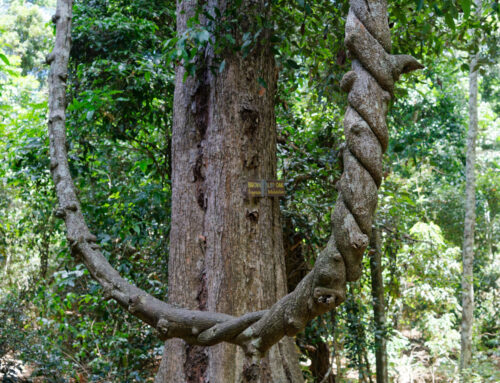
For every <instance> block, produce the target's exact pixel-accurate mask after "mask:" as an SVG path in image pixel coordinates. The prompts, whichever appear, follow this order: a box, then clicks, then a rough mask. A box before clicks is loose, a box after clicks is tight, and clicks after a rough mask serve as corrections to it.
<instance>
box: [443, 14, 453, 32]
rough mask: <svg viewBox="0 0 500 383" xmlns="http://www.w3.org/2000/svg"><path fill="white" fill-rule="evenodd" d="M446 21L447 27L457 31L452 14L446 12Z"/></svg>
mask: <svg viewBox="0 0 500 383" xmlns="http://www.w3.org/2000/svg"><path fill="white" fill-rule="evenodd" d="M444 21H445V22H446V25H448V27H449V28H450V29H452V30H455V20H453V16H452V15H451V13H450V12H446V13H445V14H444Z"/></svg>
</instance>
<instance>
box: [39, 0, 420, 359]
mask: <svg viewBox="0 0 500 383" xmlns="http://www.w3.org/2000/svg"><path fill="white" fill-rule="evenodd" d="M71 17H72V0H58V2H57V11H56V14H55V15H54V17H53V21H54V22H55V23H56V41H55V47H54V50H53V52H52V53H50V54H49V55H48V56H47V63H49V64H50V65H51V69H50V75H49V123H48V125H49V138H50V157H51V161H50V169H51V173H52V177H53V180H54V184H55V187H56V193H57V196H58V199H59V207H58V208H57V209H56V216H57V217H59V218H63V219H64V220H65V223H66V228H67V238H68V242H69V244H70V247H71V252H72V254H73V255H74V256H75V257H78V258H81V259H82V261H83V262H84V264H85V265H86V266H87V268H88V269H89V272H90V274H91V276H92V277H93V278H94V279H95V280H96V281H98V282H99V283H100V284H101V285H102V287H103V290H104V294H105V296H106V297H107V298H108V299H111V298H112V299H114V300H116V301H117V302H118V303H119V304H120V305H121V306H123V307H124V308H125V309H127V310H128V311H129V312H130V313H132V314H133V315H135V316H137V317H138V318H140V319H141V320H143V321H144V322H146V323H148V324H149V325H151V326H153V327H154V328H156V329H157V330H158V333H159V337H160V338H161V339H164V340H165V339H168V338H174V337H179V338H182V339H184V340H186V341H187V342H189V343H192V344H197V345H207V346H208V345H213V344H216V343H220V342H230V343H234V344H238V345H240V346H242V347H244V348H245V350H246V351H247V352H248V353H249V354H251V355H253V356H255V357H259V356H261V355H262V354H264V353H265V352H266V351H267V350H268V349H269V348H270V347H271V346H272V345H273V344H275V343H276V342H278V341H279V340H280V339H281V338H282V337H284V336H285V335H288V336H291V335H294V334H296V333H297V332H299V331H300V330H302V329H303V328H304V327H305V326H306V324H307V323H308V322H309V321H310V320H311V319H312V318H314V317H315V316H317V315H320V314H322V313H324V312H326V311H329V310H331V309H333V308H334V307H336V306H338V305H339V304H340V303H342V302H343V301H344V300H345V288H346V281H353V280H356V279H357V278H359V276H360V273H361V258H362V255H363V252H364V250H365V248H366V246H367V245H368V238H369V236H370V232H371V223H372V219H373V214H374V211H375V207H376V204H377V189H378V187H379V186H380V183H381V181H382V154H383V153H384V152H385V150H386V148H387V143H388V132H387V126H386V122H385V117H386V113H387V105H388V101H389V100H390V98H391V95H392V92H393V89H394V82H395V81H396V80H397V79H398V77H399V75H400V74H401V73H406V72H410V71H412V70H415V69H418V68H421V65H420V64H419V63H418V62H417V61H416V60H415V59H413V58H412V57H410V56H406V55H397V56H393V55H391V54H390V48H391V42H390V34H389V27H388V25H387V6H386V1H385V0H351V7H350V10H349V15H348V17H347V22H346V38H345V44H346V46H347V48H348V50H349V53H350V55H351V58H352V70H351V71H350V72H348V73H346V75H345V76H344V78H343V80H342V83H341V87H342V89H343V90H345V91H346V92H348V101H349V106H348V108H347V112H346V115H345V119H344V131H345V137H346V145H345V148H344V150H343V165H344V171H343V174H342V177H341V179H340V181H339V182H338V183H337V185H336V187H337V189H338V190H339V197H338V200H337V203H336V206H335V209H334V212H333V215H332V230H333V234H332V236H331V238H330V240H329V242H328V244H327V246H326V247H325V249H323V251H322V252H321V254H320V255H319V257H318V259H317V261H316V264H315V266H314V268H313V270H312V271H311V272H310V273H309V274H308V275H306V276H305V277H304V279H303V280H302V281H301V282H300V283H299V284H298V286H297V288H296V289H295V290H294V291H293V292H292V293H290V294H288V295H286V296H285V297H283V298H282V299H280V300H279V301H278V302H276V303H275V304H274V305H273V306H272V307H271V308H270V309H269V310H265V311H259V312H253V313H247V314H245V315H243V316H241V317H234V316H231V315H227V314H220V313H212V312H206V311H196V310H186V309H182V308H177V307H175V306H172V305H169V304H167V303H165V302H163V301H161V300H159V299H156V298H154V297H153V296H151V295H150V294H148V293H147V292H145V291H143V290H141V289H139V288H138V287H136V286H134V285H132V284H130V283H129V282H127V281H126V280H124V279H123V278H122V277H121V276H120V275H119V274H118V272H117V271H116V270H115V269H114V268H113V267H112V266H111V265H110V264H109V262H108V261H107V259H106V258H105V257H104V256H103V254H102V252H101V251H100V248H99V246H98V245H97V243H96V240H97V239H96V237H95V236H94V235H93V234H91V232H90V230H89V228H88V226H87V224H86V223H85V219H84V216H83V214H82V210H81V206H80V203H79V201H78V198H77V194H76V189H75V186H74V183H73V180H72V178H71V174H70V171H69V166H68V160H67V151H66V126H65V125H66V124H65V120H66V116H65V112H66V80H67V77H68V75H67V68H68V60H69V52H70V45H71Z"/></svg>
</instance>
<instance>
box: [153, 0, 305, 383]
mask: <svg viewBox="0 0 500 383" xmlns="http://www.w3.org/2000/svg"><path fill="white" fill-rule="evenodd" d="M200 4H201V2H199V1H196V0H191V1H186V0H183V1H178V2H177V15H178V16H177V33H178V35H179V36H181V35H182V34H183V33H185V31H186V29H187V25H186V21H187V20H188V19H189V18H190V17H192V16H193V15H194V14H195V12H196V8H197V7H201V5H200ZM229 6H231V2H230V1H225V0H218V1H209V2H207V3H206V4H205V5H204V8H205V10H206V11H208V12H210V13H212V14H213V9H214V7H217V8H218V9H219V10H220V12H221V13H222V14H224V12H225V11H226V8H227V7H229ZM238 12H239V14H240V19H241V20H240V23H241V26H242V27H243V28H244V29H247V28H248V29H249V28H251V27H252V25H256V24H257V22H256V16H257V15H259V16H261V17H265V18H269V16H270V15H269V13H270V6H269V2H267V1H264V0H258V1H255V0H244V1H243V2H242V4H241V7H240V9H239V10H238ZM202 22H203V21H202ZM205 22H206V20H205ZM265 34H266V35H263V39H262V42H261V44H259V45H257V46H256V47H255V48H254V49H253V51H252V52H251V53H250V54H249V55H248V56H247V57H245V58H243V56H242V54H241V53H238V52H232V51H231V50H230V49H227V51H226V52H225V54H224V56H223V57H217V59H218V60H219V62H220V61H221V60H224V61H225V63H226V64H225V67H224V70H223V71H222V72H221V73H219V72H218V71H217V72H215V73H214V71H211V70H210V69H209V66H210V65H215V64H214V62H213V60H214V57H213V52H212V48H211V47H210V46H209V47H208V48H207V49H206V50H205V51H204V52H201V53H199V55H198V59H197V63H196V65H197V67H198V70H197V73H196V75H195V76H190V77H188V78H187V79H186V80H185V81H184V78H185V69H184V67H183V66H182V65H179V66H178V67H177V70H176V84H175V85H176V86H175V95H174V120H173V132H172V161H173V163H172V218H171V219H172V223H171V234H170V253H169V268H168V269H169V280H168V293H169V295H168V299H169V302H170V303H172V304H176V305H179V306H183V307H187V308H191V309H199V310H208V311H215V312H223V313H227V314H231V315H236V316H240V315H242V314H244V313H246V312H249V311H255V310H262V309H265V308H268V307H270V306H272V305H273V304H274V303H275V302H276V301H277V300H279V299H280V298H282V297H283V296H284V295H285V294H286V293H287V289H286V273H285V263H284V249H283V242H282V236H283V234H282V227H281V222H280V211H279V200H278V198H272V197H269V198H248V197H247V196H246V190H245V188H246V183H247V180H251V179H276V178H277V174H276V164H277V160H276V122H275V114H274V99H275V93H276V84H277V76H278V73H277V69H276V67H275V63H274V56H273V53H272V52H271V50H270V48H271V47H270V45H269V37H268V35H269V31H266V32H265ZM234 37H235V39H238V38H240V37H241V36H234ZM259 78H261V79H263V80H264V82H265V83H266V84H267V89H266V88H264V87H263V86H262V85H260V84H259V81H258V79H259ZM261 83H262V81H261ZM250 365H251V360H247V359H246V357H245V353H244V352H243V350H242V349H241V348H237V347H236V346H235V345H231V344H227V343H222V344H220V345H217V346H214V347H201V346H191V345H189V344H188V343H186V342H185V341H183V340H177V339H176V340H169V341H167V342H166V345H165V352H164V357H163V360H162V364H161V367H160V369H159V372H158V376H157V378H156V382H157V383H163V382H172V381H175V382H196V383H202V382H228V383H229V382H242V381H247V380H250V379H251V381H252V382H302V381H303V378H302V373H301V371H300V368H299V366H298V355H297V353H296V351H295V346H294V344H293V342H292V341H291V339H290V338H284V339H283V340H282V341H280V342H279V343H278V344H276V345H275V346H273V347H272V348H271V349H270V350H269V353H268V354H267V357H266V358H265V359H264V360H263V361H262V363H261V368H260V369H258V370H255V369H249V368H248V367H249V366H250Z"/></svg>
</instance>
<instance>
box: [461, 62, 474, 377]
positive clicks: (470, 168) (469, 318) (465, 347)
mask: <svg viewBox="0 0 500 383" xmlns="http://www.w3.org/2000/svg"><path fill="white" fill-rule="evenodd" d="M477 65H478V62H477V56H474V57H473V58H472V60H471V63H470V73H469V132H468V134H467V158H466V164H465V182H466V185H465V223H464V243H463V249H462V262H463V276H462V326H461V331H460V335H461V356H460V369H461V370H463V369H466V368H468V367H469V365H470V360H471V354H472V351H471V349H472V347H471V346H472V345H471V343H472V322H473V315H474V283H473V263H474V228H475V223H476V177H475V174H474V166H475V163H476V137H477V74H478V73H477Z"/></svg>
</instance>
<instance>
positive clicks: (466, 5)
mask: <svg viewBox="0 0 500 383" xmlns="http://www.w3.org/2000/svg"><path fill="white" fill-rule="evenodd" d="M458 2H459V4H460V6H461V7H462V11H464V17H465V18H466V19H467V18H468V17H469V15H470V6H471V1H470V0H458Z"/></svg>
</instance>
